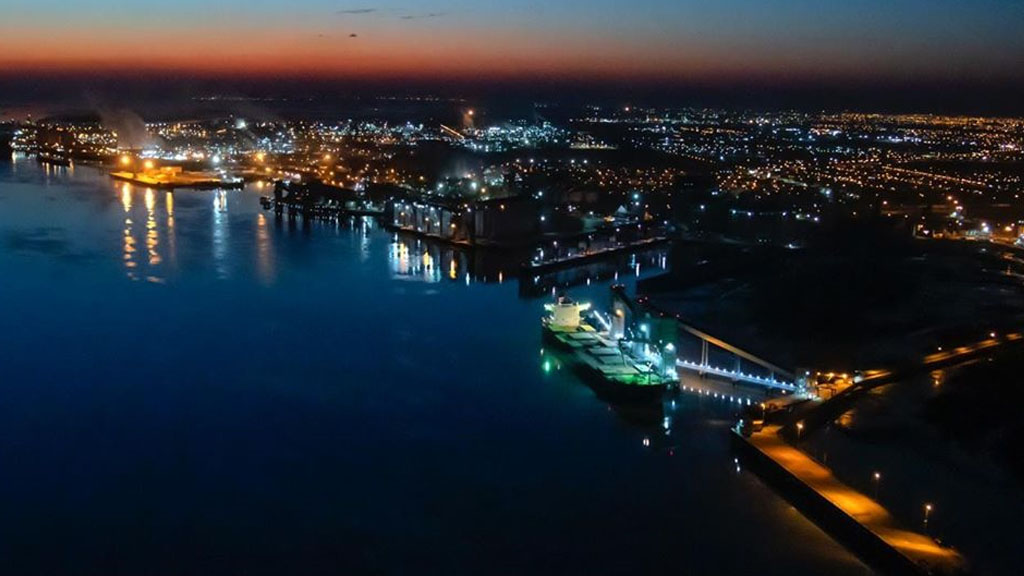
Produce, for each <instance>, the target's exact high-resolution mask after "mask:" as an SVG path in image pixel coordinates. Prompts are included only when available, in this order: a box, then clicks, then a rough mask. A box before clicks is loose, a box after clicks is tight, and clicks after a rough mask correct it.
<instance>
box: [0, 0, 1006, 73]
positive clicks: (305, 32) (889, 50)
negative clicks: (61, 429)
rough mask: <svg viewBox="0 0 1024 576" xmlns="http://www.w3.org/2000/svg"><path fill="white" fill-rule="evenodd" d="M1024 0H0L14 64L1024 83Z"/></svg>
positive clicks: (9, 67) (10, 68)
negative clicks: (142, 0) (153, 0)
mask: <svg viewBox="0 0 1024 576" xmlns="http://www.w3.org/2000/svg"><path fill="white" fill-rule="evenodd" d="M1022 30H1024V2H1022V1H1021V0H972V1H970V2H966V1H963V0H958V1H952V0H846V1H843V2H827V1H814V0H781V1H774V2H764V1H760V2H759V1H755V0H718V1H714V2H710V1H699V2H698V1H690V0H632V1H630V2H624V1H621V0H615V1H613V0H566V1H559V2H537V1H530V0H503V1H501V2H497V1H493V2H485V1H473V0H446V1H442V2H438V1H434V0H428V1H427V2H411V1H408V0H381V1H371V2H364V3H359V2H356V3H347V2H338V1H327V0H291V1H289V2H284V1H280V0H277V1H265V0H217V1H216V2H214V1H211V0H177V1H174V2H162V3H151V2H146V3H139V2H135V1H130V0H84V1H80V0H75V1H71V0H66V1H63V2H55V1H52V0H42V1H26V0H0V75H6V76H8V77H10V76H12V75H19V74H20V75H27V74H39V73H47V74H70V73H78V74H84V73H88V74H104V73H113V74H124V73H139V74H144V73H149V74H152V73H154V72H156V73H175V74H188V75H193V76H206V77H209V76H219V77H234V78H239V77H248V78H282V77H288V76H292V77H304V78H320V79H339V78H348V79H367V80H369V79H375V80H382V79H384V80H395V79H404V80H410V81H414V80H423V79H435V80H437V79H449V80H453V81H456V80H457V81H468V80H472V81H487V80H492V81H506V82H507V81H516V82H524V81H525V82H532V81H550V80H551V79H558V80H563V81H564V80H578V81H601V82H609V83H619V84H621V85H628V84H629V83H633V82H637V83H659V82H660V83H677V84H688V85H705V86H706V85H725V84H735V83H745V84H758V83H761V84H766V83H772V84H774V85H776V86H778V85H782V84H785V83H794V84H801V85H808V84H810V85H814V84H818V85H826V84H828V85H843V86H847V87H849V86H859V85H864V84H872V85H886V84H892V83H896V84H909V83H916V84H918V85H922V84H927V83H949V82H956V83H960V84H962V85H963V84H970V83H972V82H979V83H983V84H984V85H985V86H987V87H988V86H996V87H998V86H1000V85H1007V86H1009V85H1012V86H1015V87H1019V86H1021V85H1024V34H1022V33H1021V31H1022Z"/></svg>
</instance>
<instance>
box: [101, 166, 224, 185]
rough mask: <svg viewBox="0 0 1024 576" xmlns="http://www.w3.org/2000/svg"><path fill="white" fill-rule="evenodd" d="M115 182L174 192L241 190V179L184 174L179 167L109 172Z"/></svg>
mask: <svg viewBox="0 0 1024 576" xmlns="http://www.w3.org/2000/svg"><path fill="white" fill-rule="evenodd" d="M110 177H111V178H113V179H115V180H121V181H124V182H130V183H132V184H136V185H138V186H143V187H145V188H157V189H161V190H174V189H175V188H195V189H206V190H209V189H217V188H241V187H242V186H243V185H244V182H243V181H242V179H241V178H232V177H229V176H225V175H223V174H221V173H219V172H186V171H184V170H182V169H181V168H179V167H163V168H154V169H148V170H144V171H142V172H129V171H124V172H111V173H110Z"/></svg>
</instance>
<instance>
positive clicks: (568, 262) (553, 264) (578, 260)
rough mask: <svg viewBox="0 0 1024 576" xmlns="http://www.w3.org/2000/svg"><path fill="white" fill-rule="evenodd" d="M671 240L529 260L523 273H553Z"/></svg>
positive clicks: (634, 242)
mask: <svg viewBox="0 0 1024 576" xmlns="http://www.w3.org/2000/svg"><path fill="white" fill-rule="evenodd" d="M670 241H671V239H670V238H668V237H666V236H657V237H654V238H644V239H642V240H635V241H633V242H628V243H625V244H622V245H619V246H613V247H609V248H602V249H598V250H587V251H584V252H580V253H578V254H573V255H572V256H563V257H554V258H548V259H544V260H537V259H533V260H529V261H527V262H524V263H523V271H524V272H527V273H534V274H536V273H541V272H553V271H555V270H560V269H563V268H572V267H574V266H581V265H583V264H586V263H587V262H591V261H594V260H599V259H602V258H608V257H610V256H616V255H619V254H629V253H632V252H639V251H641V250H645V249H648V248H654V247H656V246H660V245H662V244H667V243H668V242H670Z"/></svg>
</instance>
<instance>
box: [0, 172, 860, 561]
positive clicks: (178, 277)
mask: <svg viewBox="0 0 1024 576" xmlns="http://www.w3.org/2000/svg"><path fill="white" fill-rule="evenodd" d="M18 170H19V174H18V179H23V178H24V179H25V180H24V182H25V183H24V184H19V183H12V180H14V179H13V177H12V176H11V174H12V171H11V169H10V166H5V165H3V164H0V185H2V186H3V187H4V188H3V199H0V266H2V267H3V272H4V277H3V279H2V283H0V290H2V291H3V295H4V297H3V298H2V299H0V366H3V368H4V372H3V384H4V385H3V387H2V388H3V392H2V393H0V470H3V471H4V472H3V479H2V481H0V482H2V486H3V490H0V510H3V512H4V513H3V514H2V515H0V558H4V561H5V562H13V563H14V564H15V565H16V566H20V567H22V568H24V567H25V566H27V565H35V566H44V568H43V569H40V570H36V571H35V572H36V573H66V572H68V570H66V569H62V568H66V567H67V566H56V567H54V566H50V565H48V564H47V562H57V561H64V560H52V558H53V555H47V554H46V553H45V552H46V550H43V549H40V547H39V542H40V541H45V542H46V543H47V545H46V546H45V548H46V549H50V548H52V547H57V548H60V549H61V550H62V554H61V555H60V556H61V558H62V559H67V560H66V561H68V562H73V563H74V564H73V566H74V568H75V569H76V570H80V571H81V572H103V571H104V569H107V570H106V572H108V573H110V572H124V573H144V572H147V567H151V566H152V565H153V564H154V562H159V563H161V564H162V565H166V566H168V573H183V574H186V573H199V572H203V571H206V570H207V569H211V567H210V566H208V565H203V564H202V558H200V556H201V554H200V553H199V552H196V553H195V554H192V553H190V551H191V550H192V548H193V547H195V546H196V545H197V544H196V538H195V535H196V534H202V535H203V539H204V542H206V544H207V545H208V546H210V547H211V549H217V550H223V551H224V553H223V554H221V555H219V557H220V558H222V559H223V564H220V565H218V566H216V567H215V568H212V569H211V570H212V571H214V572H217V573H253V572H259V571H260V568H261V562H260V561H261V560H267V561H269V562H271V563H273V564H274V565H282V566H283V565H287V566H289V569H284V570H279V571H278V572H280V573H284V572H293V573H299V572H309V571H311V570H308V568H309V567H311V566H323V565H325V564H324V562H326V563H328V564H327V565H333V564H337V563H339V562H340V563H341V566H340V568H339V570H338V571H336V573H342V572H349V573H365V572H368V571H370V570H372V569H378V570H377V571H382V572H391V573H404V572H408V571H410V570H412V569H413V568H415V569H417V570H418V571H426V572H447V573H490V572H492V569H493V568H494V567H495V566H496V565H498V564H496V563H495V560H494V559H509V558H520V560H517V562H520V563H519V564H516V565H515V566H513V567H511V570H510V571H511V572H519V573H533V572H544V571H545V568H551V567H552V566H554V567H556V568H559V571H561V572H566V573H574V572H586V573H591V574H600V573H607V572H608V571H609V568H608V567H609V566H616V567H621V566H631V567H633V568H635V570H630V571H635V572H636V573H667V572H669V571H677V570H680V569H682V570H683V571H687V570H692V571H693V572H695V573H721V574H727V573H744V572H745V571H744V569H745V568H747V569H749V568H750V566H751V563H756V564H758V565H763V566H772V567H773V569H777V570H773V571H778V572H779V573H787V574H792V575H794V576H796V575H800V574H818V573H824V572H829V573H831V574H834V575H836V576H838V575H840V574H863V573H864V572H865V571H864V569H863V566H861V565H860V564H859V563H857V562H856V561H855V560H853V559H852V558H851V557H850V556H849V555H848V554H846V553H845V552H844V551H843V550H842V549H841V548H839V547H838V546H837V545H835V544H834V543H833V542H832V541H831V540H829V539H828V538H827V537H825V536H824V535H823V534H822V533H821V532H820V531H819V530H817V529H816V528H814V527H813V526H812V525H811V524H809V523H808V522H806V521H805V520H802V519H801V518H800V517H799V516H797V515H794V514H793V513H792V510H791V509H790V507H789V506H788V505H786V504H785V503H784V502H783V501H781V500H780V499H778V498H777V497H775V496H774V495H773V494H772V492H771V491H769V490H767V489H766V488H764V487H763V486H762V485H761V484H760V483H759V482H758V481H757V480H756V479H755V478H753V477H752V476H751V475H749V474H747V473H743V474H739V475H738V474H737V473H736V471H735V466H734V464H733V460H732V455H731V453H730V451H729V444H728V440H727V436H726V435H725V429H726V428H727V426H728V423H729V420H730V418H731V416H732V413H731V411H730V410H729V408H728V403H724V402H719V401H714V400H713V399H707V398H701V397H695V396H693V395H681V396H679V397H678V398H677V399H675V401H673V402H672V403H671V404H670V405H669V406H668V407H660V406H658V407H654V408H652V409H648V410H636V409H631V408H628V407H618V406H612V405H609V404H606V403H604V402H602V401H601V400H600V399H598V398H596V397H595V396H594V394H593V393H592V392H591V391H590V390H589V389H588V388H587V387H586V386H584V385H583V384H582V383H581V381H580V380H579V379H578V378H576V377H575V376H574V375H573V372H572V370H570V369H568V368H566V367H560V366H558V365H556V366H554V367H553V368H552V369H551V370H550V372H545V370H544V368H543V362H544V357H541V358H540V363H541V365H538V354H537V351H538V348H539V347H540V346H541V344H540V333H539V332H540V331H539V324H538V320H539V318H540V317H541V314H542V313H543V309H542V304H543V303H544V302H545V301H546V298H547V295H548V294H549V293H550V291H551V290H553V289H558V290H563V289H566V288H567V287H568V288H569V289H570V290H571V291H572V294H573V295H574V296H579V297H580V298H585V299H591V300H593V301H595V302H597V303H600V302H602V301H605V300H604V299H606V298H607V297H608V284H609V282H610V281H611V279H612V278H614V277H617V276H616V274H617V273H618V272H620V271H621V272H622V274H621V278H622V281H623V282H625V283H632V282H633V281H634V280H635V273H636V269H637V266H640V270H641V276H643V275H646V274H654V273H657V271H658V270H659V269H660V268H661V267H660V266H659V263H662V262H663V256H664V255H663V254H662V253H652V254H645V255H638V256H636V257H628V258H623V259H621V260H616V261H615V262H613V263H610V264H600V265H593V266H587V267H584V268H581V269H576V270H569V271H564V272H558V273H554V274H549V275H542V276H539V277H536V278H534V277H532V276H528V277H526V278H521V277H519V274H518V272H519V268H518V266H516V264H515V262H516V260H515V258H514V257H513V258H505V257H504V256H502V255H501V254H500V253H499V254H491V253H487V252H485V251H470V250H464V249H461V248H458V247H454V246H450V245H446V244H438V243H433V242H428V241H426V240H424V239H420V238H415V237H409V236H403V235H393V234H390V233H388V232H385V231H383V230H380V229H379V228H377V227H375V225H374V224H373V222H372V221H367V220H363V219H353V220H351V221H346V222H344V223H342V225H341V226H340V227H339V226H338V225H335V224H320V223H313V224H310V225H303V224H302V223H296V224H295V225H291V224H290V223H289V222H287V221H286V220H285V221H278V220H277V219H276V218H275V217H274V216H273V215H272V214H271V213H268V212H263V211H262V210H261V209H260V208H259V204H258V197H259V192H258V191H257V190H256V189H255V188H252V189H246V190H242V191H233V192H206V191H178V192H174V193H164V192H156V191H146V190H144V189H140V188H132V187H131V186H130V185H124V184H115V183H112V182H111V181H109V180H108V179H107V178H106V177H104V176H102V175H100V174H97V173H96V172H95V171H94V170H92V169H91V168H87V167H79V168H78V169H76V171H75V174H74V176H73V180H69V178H72V177H71V176H69V175H68V174H66V173H63V172H61V173H57V174H52V173H51V174H48V175H44V174H43V170H42V169H40V168H38V167H36V166H34V165H33V164H31V163H26V165H24V166H19V167H18ZM47 179H49V182H50V183H49V185H48V186H49V189H48V192H47V193H51V194H55V195H58V197H59V198H61V200H67V201H66V202H63V201H62V202H60V203H48V202H47V201H45V199H44V198H43V196H44V195H43V194H41V193H40V192H41V190H46V189H47V188H46V186H47V185H45V184H44V182H46V181H47ZM160 193H163V194H164V200H163V202H160V201H159V194H160ZM143 222H145V225H144V226H142V223H143ZM51 229H56V230H51ZM39 230H43V231H45V232H46V233H45V234H44V233H41V232H39ZM37 238H42V240H39V239H37ZM19 239H21V240H20V241H19ZM63 239H66V242H65V241H62V240H63ZM142 246H144V247H145V248H142ZM70 255H88V257H89V258H88V260H85V259H72V258H69V256H70ZM80 262H87V264H80ZM662 266H663V264H662ZM125 275H128V277H129V278H130V279H132V280H138V279H151V281H152V282H156V283H152V284H151V283H146V282H137V283H136V282H130V281H126V280H125ZM467 282H468V284H469V286H466V284H467ZM143 334H144V335H145V337H144V338H143V337H139V335H143ZM126 342H127V343H130V347H128V348H126V346H125V343H126ZM268 518H269V519H274V521H268ZM537 518H543V519H544V522H538V521H537ZM41 535H45V536H41ZM681 536H685V539H686V540H687V541H689V542H692V543H693V544H694V546H695V547H696V548H695V549H688V548H682V549H681V548H679V541H680V537H681ZM339 539H340V540H339ZM467 542H471V543H472V544H471V545H469V544H467ZM792 542H799V543H800V545H799V546H795V545H792ZM254 543H260V545H258V546H257V545H255V544H254ZM741 544H742V547H743V549H744V552H745V554H744V555H742V556H743V557H742V558H741V557H740V555H734V554H731V553H730V552H731V550H733V549H734V548H735V547H736V546H738V545H741ZM347 546H351V547H354V549H359V550H367V551H369V552H368V553H367V554H365V555H360V554H349V553H347V552H346V553H344V554H341V556H342V560H340V561H339V559H338V558H339V550H348V549H349V548H346V547H347ZM172 549H173V550H176V551H180V552H181V553H179V554H176V555H174V556H173V557H172V556H170V555H169V554H168V553H167V550H172ZM257 549H259V550H257ZM254 550H257V551H256V552H254ZM522 550H531V551H533V552H532V554H533V555H532V556H529V557H521V555H520V552H521V551H522ZM97 557H100V558H104V559H109V558H117V559H118V560H119V561H120V563H121V564H120V565H119V566H118V568H123V569H121V570H109V568H110V566H109V564H104V561H102V560H97ZM203 558H205V557H203ZM501 561H504V560H501ZM499 564H500V562H499ZM346 568H347V570H345V569H346ZM32 572H33V571H26V570H17V571H15V572H12V573H19V574H30V573H32Z"/></svg>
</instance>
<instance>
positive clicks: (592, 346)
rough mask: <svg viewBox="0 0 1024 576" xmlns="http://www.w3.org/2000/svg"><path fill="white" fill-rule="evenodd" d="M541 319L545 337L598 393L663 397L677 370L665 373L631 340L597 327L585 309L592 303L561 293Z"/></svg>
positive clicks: (632, 398) (624, 398)
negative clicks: (642, 355) (640, 353)
mask: <svg viewBox="0 0 1024 576" xmlns="http://www.w3.org/2000/svg"><path fill="white" fill-rule="evenodd" d="M545 309H546V310H547V311H548V312H549V314H548V316H547V317H545V318H544V319H543V321H542V325H543V328H544V338H545V341H546V342H548V343H549V344H551V345H552V347H554V348H556V349H558V350H561V351H562V352H563V353H564V354H565V355H566V358H565V359H566V361H567V363H569V364H571V365H572V367H573V368H575V369H576V370H577V371H578V372H579V373H580V374H581V375H583V376H584V377H586V379H587V382H588V383H589V384H590V386H591V387H592V388H593V389H594V391H595V392H597V394H598V395H599V396H602V397H604V398H607V399H609V400H612V401H620V402H654V401H660V400H661V397H662V395H663V394H664V392H665V390H666V388H667V387H668V384H669V383H671V382H674V381H675V378H674V374H662V373H661V372H659V371H658V369H657V368H656V367H655V365H654V363H652V362H651V361H650V360H648V359H645V358H640V357H638V356H637V355H636V354H634V352H633V350H632V347H631V346H630V345H629V344H630V343H628V342H626V341H623V340H620V339H616V338H613V337H611V335H610V334H609V333H608V332H599V331H598V330H597V329H595V328H594V327H593V326H592V325H591V324H590V323H589V322H587V320H586V318H584V316H583V313H584V312H586V311H588V310H589V309H590V304H589V303H578V302H574V301H573V300H571V299H569V298H567V297H565V296H562V297H560V298H558V300H557V301H556V302H554V303H552V304H546V305H545Z"/></svg>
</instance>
